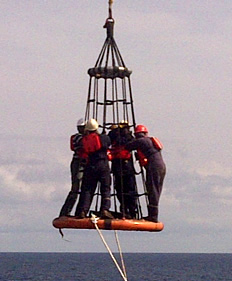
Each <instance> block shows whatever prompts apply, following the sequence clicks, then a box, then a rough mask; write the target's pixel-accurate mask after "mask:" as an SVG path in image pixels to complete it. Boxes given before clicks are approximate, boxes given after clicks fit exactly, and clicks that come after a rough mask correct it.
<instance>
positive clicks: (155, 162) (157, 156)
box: [125, 125, 166, 222]
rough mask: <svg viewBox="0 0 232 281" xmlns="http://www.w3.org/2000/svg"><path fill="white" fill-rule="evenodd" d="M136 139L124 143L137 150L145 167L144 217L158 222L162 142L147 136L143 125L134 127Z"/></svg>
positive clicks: (161, 177) (163, 173) (163, 165)
mask: <svg viewBox="0 0 232 281" xmlns="http://www.w3.org/2000/svg"><path fill="white" fill-rule="evenodd" d="M135 137H136V139H135V140H133V141H132V142H130V143H128V144H126V146H125V148H126V149H128V150H129V151H131V150H137V152H138V157H139V161H140V164H141V165H142V166H144V167H145V169H146V187H147V192H148V202H149V205H148V216H147V217H146V218H144V219H146V220H148V221H152V222H158V205H159V199H160V195H161V192H162V187H163V181H164V177H165V174H166V166H165V163H164V161H163V158H162V155H161V149H162V144H161V143H160V141H159V140H158V139H157V138H154V137H149V136H148V130H147V128H146V127H145V126H143V125H138V126H136V128H135Z"/></svg>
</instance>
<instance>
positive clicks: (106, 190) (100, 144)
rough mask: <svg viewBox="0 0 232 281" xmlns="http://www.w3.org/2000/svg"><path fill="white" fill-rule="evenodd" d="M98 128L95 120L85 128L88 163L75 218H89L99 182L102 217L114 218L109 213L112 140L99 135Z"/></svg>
mask: <svg viewBox="0 0 232 281" xmlns="http://www.w3.org/2000/svg"><path fill="white" fill-rule="evenodd" d="M98 126H99V125H98V122H97V121H96V120H95V119H90V120H88V122H87V123H86V126H85V132H86V134H85V136H84V137H83V139H82V142H83V148H84V151H85V152H86V154H87V155H88V162H87V165H86V167H85V170H84V175H83V181H82V188H81V194H80V199H79V202H78V204H77V209H76V212H75V216H76V217H77V218H79V219H83V218H85V217H86V216H87V214H88V211H89V208H90V206H91V203H92V200H93V196H94V193H95V190H96V187H97V184H98V182H99V183H100V193H101V207H100V217H101V218H102V219H112V218H113V216H112V214H111V213H110V211H109V209H110V205H111V202H110V185H111V177H110V167H109V162H108V158H107V150H108V148H109V146H110V138H109V136H107V135H106V134H99V132H98Z"/></svg>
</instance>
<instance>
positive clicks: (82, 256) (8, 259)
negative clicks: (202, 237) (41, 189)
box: [0, 253, 232, 281]
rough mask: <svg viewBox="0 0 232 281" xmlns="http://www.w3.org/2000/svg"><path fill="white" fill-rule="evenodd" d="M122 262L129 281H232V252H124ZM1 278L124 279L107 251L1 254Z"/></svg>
mask: <svg viewBox="0 0 232 281" xmlns="http://www.w3.org/2000/svg"><path fill="white" fill-rule="evenodd" d="M116 257H118V255H116ZM124 261H125V264H126V269H127V277H128V281H156V280H159V281H167V280H172V281H200V280H206V281H220V280H223V281H227V280H232V254H142V253H136V254H129V253H126V254H124ZM0 280H1V281H2V280H4V281H19V280H22V281H27V280H32V281H41V280H43V281H47V280H52V281H63V280H65V281H87V280H88V281H96V280H99V281H120V280H123V279H122V277H121V276H120V274H119V272H118V270H117V268H116V267H115V265H114V263H113V261H112V259H111V258H110V256H109V254H107V253H0Z"/></svg>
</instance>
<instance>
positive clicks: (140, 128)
mask: <svg viewBox="0 0 232 281" xmlns="http://www.w3.org/2000/svg"><path fill="white" fill-rule="evenodd" d="M138 133H148V130H147V128H146V127H145V126H144V125H137V126H136V127H135V134H138Z"/></svg>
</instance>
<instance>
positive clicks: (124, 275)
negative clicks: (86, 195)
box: [91, 215, 128, 281]
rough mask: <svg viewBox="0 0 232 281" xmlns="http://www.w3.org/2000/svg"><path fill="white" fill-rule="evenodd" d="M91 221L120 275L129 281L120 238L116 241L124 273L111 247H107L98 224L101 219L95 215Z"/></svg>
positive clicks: (125, 280)
mask: <svg viewBox="0 0 232 281" xmlns="http://www.w3.org/2000/svg"><path fill="white" fill-rule="evenodd" d="M91 220H92V223H93V224H94V226H95V228H96V230H97V232H98V234H99V236H100V238H101V240H102V242H103V244H104V246H105V247H106V249H107V251H108V252H109V254H110V256H111V258H112V260H113V262H114V264H115V265H116V267H117V269H118V271H119V273H120V274H121V276H122V278H123V280H124V281H128V279H127V276H126V269H125V265H124V261H123V258H122V252H121V247H120V245H119V240H118V237H116V241H117V245H118V249H119V252H120V257H121V263H122V267H123V271H122V269H121V268H120V266H119V264H118V262H117V260H116V259H115V257H114V255H113V253H112V251H111V250H110V248H109V246H108V245H107V243H106V240H105V238H104V237H103V235H102V233H101V231H100V229H99V228H98V225H97V223H98V220H99V218H98V217H96V216H95V215H92V218H91ZM115 233H116V232H115ZM115 235H116V234H115Z"/></svg>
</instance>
